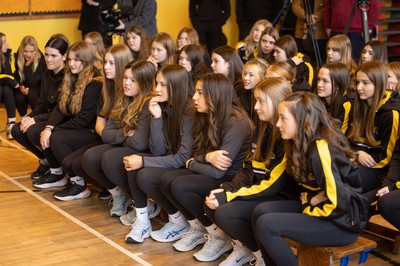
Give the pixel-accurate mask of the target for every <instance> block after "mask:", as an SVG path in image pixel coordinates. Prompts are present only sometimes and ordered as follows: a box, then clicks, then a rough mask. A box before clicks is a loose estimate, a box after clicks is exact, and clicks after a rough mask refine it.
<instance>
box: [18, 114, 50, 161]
mask: <svg viewBox="0 0 400 266" xmlns="http://www.w3.org/2000/svg"><path fill="white" fill-rule="evenodd" d="M45 125H46V122H39V123H35V124H33V125H31V126H30V127H29V128H28V130H27V131H26V133H23V132H22V131H21V129H20V126H21V123H17V124H15V126H13V128H12V130H11V134H12V136H13V138H14V139H15V140H16V141H17V142H18V143H19V144H21V145H22V146H24V147H25V148H26V149H27V150H29V151H30V152H32V153H33V154H35V155H36V157H38V158H39V159H45V156H44V154H43V152H42V150H41V149H39V148H38V147H36V146H35V145H34V144H33V143H32V142H31V141H30V138H32V137H33V136H39V135H40V132H42V131H43V129H44V127H45ZM29 135H30V136H31V137H29Z"/></svg>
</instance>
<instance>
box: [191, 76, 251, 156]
mask: <svg viewBox="0 0 400 266" xmlns="http://www.w3.org/2000/svg"><path fill="white" fill-rule="evenodd" d="M197 82H202V91H203V94H204V97H205V99H206V103H207V106H208V112H207V113H199V112H197V113H196V126H195V129H194V138H195V139H194V143H193V152H194V154H195V155H201V154H205V153H207V152H209V151H213V150H217V149H219V148H220V146H221V141H222V134H223V129H224V128H225V127H226V124H225V123H226V122H227V120H228V118H229V117H230V116H234V117H235V119H236V120H243V119H245V120H246V121H248V124H249V128H251V125H252V122H251V120H250V118H249V117H248V116H247V113H246V111H245V110H244V109H243V108H242V107H239V104H238V99H237V97H236V94H235V91H234V89H233V85H232V83H231V82H230V80H229V79H228V78H227V77H226V76H225V75H223V74H219V73H208V74H205V75H203V76H201V77H200V78H199V80H198V81H197Z"/></svg>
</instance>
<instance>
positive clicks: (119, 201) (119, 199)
mask: <svg viewBox="0 0 400 266" xmlns="http://www.w3.org/2000/svg"><path fill="white" fill-rule="evenodd" d="M110 201H112V208H111V210H110V215H111V216H112V217H120V216H122V215H124V214H126V212H127V211H128V206H129V204H130V202H131V200H130V199H129V198H128V196H127V195H126V194H121V195H115V196H113V197H112V199H111V200H110Z"/></svg>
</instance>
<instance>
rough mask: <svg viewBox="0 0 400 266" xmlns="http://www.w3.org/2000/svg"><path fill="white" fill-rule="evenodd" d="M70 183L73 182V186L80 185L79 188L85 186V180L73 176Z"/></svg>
mask: <svg viewBox="0 0 400 266" xmlns="http://www.w3.org/2000/svg"><path fill="white" fill-rule="evenodd" d="M70 180H71V181H74V183H75V184H77V185H80V186H84V185H85V179H83V177H80V176H74V177H71V178H70Z"/></svg>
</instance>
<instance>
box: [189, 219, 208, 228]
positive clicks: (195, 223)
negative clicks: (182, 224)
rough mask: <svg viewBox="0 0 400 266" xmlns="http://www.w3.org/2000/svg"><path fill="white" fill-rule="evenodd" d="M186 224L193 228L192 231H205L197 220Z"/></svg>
mask: <svg viewBox="0 0 400 266" xmlns="http://www.w3.org/2000/svg"><path fill="white" fill-rule="evenodd" d="M188 222H189V224H190V227H193V228H194V229H197V230H199V231H205V228H204V225H203V224H202V223H200V221H199V220H197V219H194V220H190V221H188Z"/></svg>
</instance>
